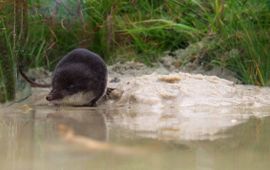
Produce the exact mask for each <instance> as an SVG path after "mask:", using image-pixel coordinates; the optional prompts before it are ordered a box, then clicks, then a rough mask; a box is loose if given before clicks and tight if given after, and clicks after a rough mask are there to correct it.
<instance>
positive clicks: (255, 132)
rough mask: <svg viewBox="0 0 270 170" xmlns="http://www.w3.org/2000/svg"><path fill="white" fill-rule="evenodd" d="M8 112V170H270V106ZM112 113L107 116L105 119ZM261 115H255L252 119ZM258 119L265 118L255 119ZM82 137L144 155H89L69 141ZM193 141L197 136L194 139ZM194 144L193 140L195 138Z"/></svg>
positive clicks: (4, 165) (0, 131)
mask: <svg viewBox="0 0 270 170" xmlns="http://www.w3.org/2000/svg"><path fill="white" fill-rule="evenodd" d="M3 111H4V113H3V112H1V113H0V151H1V154H0V169H9V170H17V169H18V170H31V169H33V170H35V169H38V170H43V169H44V170H47V169H51V170H54V169H65V170H73V169H94V170H99V169H102V170H103V169H104V170H111V169H113V170H126V169H138V170H152V169H155V170H167V169H170V170H178V169H188V170H216V169H220V170H223V169H224V170H225V169H230V170H231V169H232V170H234V169H235V170H238V169H245V170H254V169H256V170H265V169H268V167H270V161H269V157H270V145H269V143H270V135H269V134H270V133H269V132H270V117H268V116H269V115H270V114H269V113H270V109H269V108H268V109H267V108H266V109H263V110H256V111H255V110H246V109H233V108H227V110H226V109H222V108H192V109H191V108H189V109H188V108H186V109H183V110H181V112H175V111H174V110H173V108H170V109H167V110H163V111H162V112H161V111H160V112H156V111H154V112H151V111H147V109H145V108H144V109H142V108H110V107H107V108H102V107H101V108H96V109H93V108H72V107H60V108H57V107H52V106H50V107H37V108H35V110H34V111H33V110H32V111H31V110H29V111H26V112H23V111H22V110H20V109H18V108H16V110H11V109H10V110H3ZM104 115H106V116H105V117H104ZM252 115H253V116H252ZM254 115H256V116H257V117H254ZM59 125H65V126H67V127H69V128H71V129H73V130H74V132H75V134H76V135H80V136H84V137H88V138H91V139H95V140H99V141H106V142H109V143H112V144H117V145H118V146H136V147H139V148H141V149H143V150H145V151H146V152H145V154H142V155H119V154H116V153H113V152H100V151H91V150H90V151H86V150H85V148H83V147H81V146H79V145H73V144H70V143H68V142H66V141H65V140H63V138H61V137H60V136H59V132H58V130H57V128H58V126H59ZM191 137H192V138H191ZM190 139H192V140H190Z"/></svg>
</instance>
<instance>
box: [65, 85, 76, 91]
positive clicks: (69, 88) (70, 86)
mask: <svg viewBox="0 0 270 170" xmlns="http://www.w3.org/2000/svg"><path fill="white" fill-rule="evenodd" d="M75 88H76V86H75V85H74V84H70V85H69V86H67V90H74V89H75Z"/></svg>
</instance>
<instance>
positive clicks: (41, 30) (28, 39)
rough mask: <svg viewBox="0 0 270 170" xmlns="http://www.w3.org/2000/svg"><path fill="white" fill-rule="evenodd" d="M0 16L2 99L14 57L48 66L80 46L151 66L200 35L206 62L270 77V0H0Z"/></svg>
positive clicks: (250, 79) (243, 75)
mask: <svg viewBox="0 0 270 170" xmlns="http://www.w3.org/2000/svg"><path fill="white" fill-rule="evenodd" d="M0 19H1V20H0V29H1V30H2V31H1V32H0V37H1V38H0V43H1V44H5V45H0V48H1V53H0V64H1V67H0V78H1V79H0V88H1V94H0V95H3V94H5V98H6V99H12V98H13V97H7V96H10V95H8V93H14V87H15V85H14V83H15V78H16V77H15V76H16V74H15V73H16V63H17V62H16V61H17V58H18V61H20V63H21V64H27V67H39V66H45V67H46V68H49V69H52V68H53V67H54V65H55V64H56V62H57V61H58V60H59V59H60V58H61V57H62V56H63V55H64V54H65V53H67V52H68V51H70V50H71V49H73V48H76V47H85V48H88V49H91V50H92V51H95V52H97V53H99V54H100V55H101V56H103V57H104V58H105V60H107V62H110V63H113V62H115V61H119V60H137V61H141V62H144V63H146V64H148V65H151V63H152V62H155V61H157V60H158V59H159V58H160V56H162V54H163V53H164V51H174V50H177V49H184V48H186V47H188V46H189V45H191V44H194V43H197V42H200V41H202V40H203V39H209V41H207V42H208V43H207V44H205V45H204V48H203V52H202V49H199V50H198V53H200V55H202V56H201V59H202V60H203V61H204V62H206V63H208V64H210V65H215V64H218V65H220V66H222V67H226V68H229V69H231V70H232V71H234V72H235V73H237V75H238V78H239V79H240V80H241V81H242V82H243V83H247V84H256V85H269V84H270V81H269V80H270V58H269V56H268V49H270V48H269V46H270V30H269V29H268V28H269V24H270V22H269V21H270V1H269V0H238V1H235V0H226V1H225V0H44V1H40V0H28V1H27V0H12V1H11V0H3V1H1V2H0ZM10 84H13V86H10ZM2 89H5V90H2ZM7 89H9V90H7ZM2 93H3V94H2ZM11 96H12V95H11ZM13 96H14V95H13Z"/></svg>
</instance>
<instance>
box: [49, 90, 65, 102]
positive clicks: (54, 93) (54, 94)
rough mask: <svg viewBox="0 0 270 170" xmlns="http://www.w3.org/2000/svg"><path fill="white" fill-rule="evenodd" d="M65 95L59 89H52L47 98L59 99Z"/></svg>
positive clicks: (51, 99)
mask: <svg viewBox="0 0 270 170" xmlns="http://www.w3.org/2000/svg"><path fill="white" fill-rule="evenodd" d="M62 98H63V95H62V94H61V93H59V92H57V91H54V90H52V91H51V92H50V93H49V94H48V95H47V96H46V100H48V101H53V100H59V99H62Z"/></svg>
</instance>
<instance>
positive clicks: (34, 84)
mask: <svg viewBox="0 0 270 170" xmlns="http://www.w3.org/2000/svg"><path fill="white" fill-rule="evenodd" d="M18 70H19V72H20V74H21V75H22V77H23V78H24V80H26V81H27V82H28V83H29V84H30V85H31V87H42V88H48V87H51V85H50V84H39V83H36V82H35V81H33V80H31V79H30V78H29V77H27V75H25V74H24V72H23V71H22V67H20V66H19V67H18Z"/></svg>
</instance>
